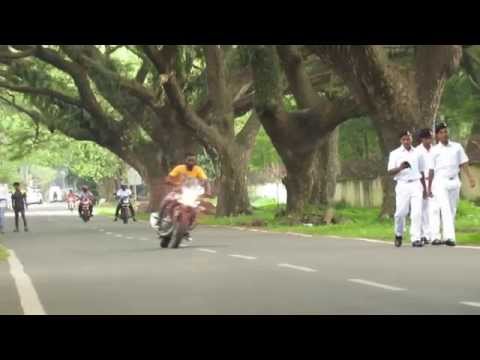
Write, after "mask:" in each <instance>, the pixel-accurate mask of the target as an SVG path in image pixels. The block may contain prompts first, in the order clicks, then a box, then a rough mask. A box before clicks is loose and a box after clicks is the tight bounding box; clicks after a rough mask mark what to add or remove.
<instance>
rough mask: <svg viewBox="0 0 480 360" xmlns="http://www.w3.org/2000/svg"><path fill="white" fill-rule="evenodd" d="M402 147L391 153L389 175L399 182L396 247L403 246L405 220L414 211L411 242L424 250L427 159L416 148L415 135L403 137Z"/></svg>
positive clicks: (397, 190)
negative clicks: (423, 213)
mask: <svg viewBox="0 0 480 360" xmlns="http://www.w3.org/2000/svg"><path fill="white" fill-rule="evenodd" d="M400 143H401V146H400V147H399V148H397V149H395V150H394V151H392V152H391V153H390V158H389V160H388V173H389V175H393V176H394V180H395V181H396V182H397V186H396V187H395V194H396V210H395V246H396V247H400V246H402V241H403V233H404V229H405V219H406V217H407V215H408V212H409V211H410V220H411V227H410V240H411V242H412V246H413V247H422V246H423V243H422V241H421V240H420V235H421V226H422V198H423V193H424V192H425V191H426V186H425V178H424V171H425V164H424V162H423V157H422V156H421V155H420V153H419V152H418V151H417V150H415V149H414V148H413V146H412V134H411V133H410V132H409V131H403V132H402V133H401V134H400Z"/></svg>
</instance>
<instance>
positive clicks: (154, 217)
mask: <svg viewBox="0 0 480 360" xmlns="http://www.w3.org/2000/svg"><path fill="white" fill-rule="evenodd" d="M157 224H158V213H151V214H150V226H151V227H152V228H154V229H156V228H157Z"/></svg>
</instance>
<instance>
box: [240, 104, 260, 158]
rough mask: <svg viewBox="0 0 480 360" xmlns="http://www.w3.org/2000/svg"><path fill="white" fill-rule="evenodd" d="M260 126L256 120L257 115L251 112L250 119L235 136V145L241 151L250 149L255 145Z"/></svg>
mask: <svg viewBox="0 0 480 360" xmlns="http://www.w3.org/2000/svg"><path fill="white" fill-rule="evenodd" d="M261 126H262V124H261V123H260V121H259V120H258V116H257V113H256V112H255V111H252V114H251V115H250V118H249V119H248V120H247V122H246V124H245V125H244V126H243V128H242V130H240V132H239V133H238V134H237V135H236V137H235V141H236V143H237V144H238V145H240V146H241V147H242V148H243V149H250V148H251V147H252V146H253V145H254V144H255V139H256V137H257V134H258V131H259V130H260V127H261Z"/></svg>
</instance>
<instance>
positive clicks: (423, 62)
mask: <svg viewBox="0 0 480 360" xmlns="http://www.w3.org/2000/svg"><path fill="white" fill-rule="evenodd" d="M308 48H309V49H310V50H311V51H313V52H314V53H315V54H316V55H317V56H318V57H319V58H320V59H322V60H323V62H324V63H326V64H327V65H329V66H330V67H331V68H332V69H334V70H335V71H336V73H337V74H338V75H339V76H340V77H341V78H342V79H343V80H344V81H345V83H346V84H347V85H348V87H349V88H350V89H351V91H352V93H353V94H354V95H355V97H356V99H357V100H358V102H359V103H360V104H361V105H363V106H364V107H365V108H366V109H367V111H368V114H369V116H370V117H371V118H372V119H373V120H374V122H375V126H376V128H377V131H378V135H379V139H380V145H381V149H382V153H383V157H384V161H385V166H386V162H387V159H388V154H389V152H390V151H392V150H393V149H394V148H395V147H397V146H398V141H399V140H398V134H399V133H400V131H402V130H405V129H411V130H413V129H419V128H422V127H430V126H431V125H432V122H433V120H434V118H436V116H437V113H438V108H439V106H440V100H441V96H442V93H443V90H444V87H445V82H446V81H447V79H448V78H449V77H450V76H452V74H454V72H455V71H456V69H457V68H458V66H459V64H460V60H461V58H462V47H461V46H460V45H420V46H415V47H414V48H413V56H412V60H411V61H407V62H406V63H402V62H400V61H396V60H394V59H392V58H391V57H389V51H388V49H386V48H385V47H384V46H380V45H310V46H308ZM408 60H410V59H408ZM383 187H384V201H383V206H382V215H383V216H391V215H392V214H393V208H394V197H393V185H392V181H391V179H390V178H389V177H387V176H385V177H384V179H383Z"/></svg>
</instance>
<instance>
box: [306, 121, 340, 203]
mask: <svg viewBox="0 0 480 360" xmlns="http://www.w3.org/2000/svg"><path fill="white" fill-rule="evenodd" d="M338 135H339V134H338V128H337V129H335V130H334V131H332V132H331V133H330V134H329V135H328V136H327V137H326V139H325V141H324V142H323V143H322V144H321V145H320V147H319V149H318V150H317V154H316V156H315V160H314V168H313V176H314V180H313V181H314V183H313V188H312V196H311V203H312V204H315V205H323V206H330V205H331V204H333V199H334V197H335V188H336V184H337V176H338V173H339V159H338Z"/></svg>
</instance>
